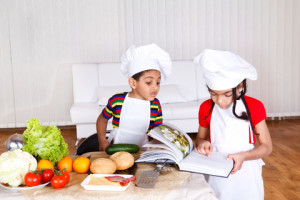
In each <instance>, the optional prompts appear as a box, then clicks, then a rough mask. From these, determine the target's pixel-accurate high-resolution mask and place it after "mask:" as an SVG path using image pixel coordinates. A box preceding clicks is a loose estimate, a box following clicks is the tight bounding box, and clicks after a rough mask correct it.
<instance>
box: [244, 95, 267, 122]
mask: <svg viewBox="0 0 300 200" xmlns="http://www.w3.org/2000/svg"><path fill="white" fill-rule="evenodd" d="M247 105H248V107H249V112H250V115H251V119H252V123H253V126H256V125H257V124H258V123H259V122H261V121H262V120H264V119H266V118H267V113H266V109H265V107H264V105H263V103H262V102H261V101H259V100H257V99H254V98H249V103H248V102H247Z"/></svg>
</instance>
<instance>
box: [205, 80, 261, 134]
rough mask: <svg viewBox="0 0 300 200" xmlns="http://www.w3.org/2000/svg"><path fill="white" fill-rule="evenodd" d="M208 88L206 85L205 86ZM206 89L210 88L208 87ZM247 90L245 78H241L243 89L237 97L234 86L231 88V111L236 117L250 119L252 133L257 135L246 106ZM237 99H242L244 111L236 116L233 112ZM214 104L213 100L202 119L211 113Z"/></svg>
mask: <svg viewBox="0 0 300 200" xmlns="http://www.w3.org/2000/svg"><path fill="white" fill-rule="evenodd" d="M207 88H208V87H207ZM208 90H210V89H209V88H208ZM246 92H247V81H246V79H244V80H243V90H242V91H241V92H240V93H239V96H238V97H237V95H236V87H235V88H232V94H233V106H232V113H233V115H234V116H235V117H237V118H238V119H241V120H246V121H250V126H251V129H252V131H253V133H254V134H255V135H259V133H256V131H255V128H254V126H253V123H252V119H251V115H250V111H249V108H248V105H247V102H246V100H245V94H246ZM239 99H242V102H243V103H244V105H245V108H246V112H243V113H242V115H241V116H238V115H237V114H236V112H235V108H236V101H237V100H239ZM214 106H215V103H214V102H213V103H212V105H211V108H210V110H209V112H208V114H207V115H206V116H205V117H204V119H205V120H206V119H207V117H208V116H209V115H210V114H211V112H212V110H213V108H214Z"/></svg>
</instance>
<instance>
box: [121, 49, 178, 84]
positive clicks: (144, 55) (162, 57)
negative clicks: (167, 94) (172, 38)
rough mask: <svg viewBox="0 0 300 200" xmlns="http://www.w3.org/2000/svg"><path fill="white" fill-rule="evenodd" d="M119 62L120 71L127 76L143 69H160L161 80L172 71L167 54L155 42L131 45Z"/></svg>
mask: <svg viewBox="0 0 300 200" xmlns="http://www.w3.org/2000/svg"><path fill="white" fill-rule="evenodd" d="M121 62H122V63H121V71H122V73H123V74H124V75H125V76H126V77H127V78H130V77H132V76H133V75H134V74H137V73H139V72H142V71H145V70H150V69H155V70H158V71H160V74H161V80H162V81H164V80H166V78H167V77H168V76H169V75H170V74H171V73H172V62H171V59H170V56H169V54H168V53H167V52H166V51H164V50H163V49H161V48H160V47H158V46H157V45H156V44H149V45H145V46H140V47H135V46H131V47H130V48H129V49H128V50H127V51H126V53H125V54H124V55H123V56H122V58H121Z"/></svg>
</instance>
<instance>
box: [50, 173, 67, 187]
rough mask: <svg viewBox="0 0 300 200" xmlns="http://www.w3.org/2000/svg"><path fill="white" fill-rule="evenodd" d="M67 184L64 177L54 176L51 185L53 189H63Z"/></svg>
mask: <svg viewBox="0 0 300 200" xmlns="http://www.w3.org/2000/svg"><path fill="white" fill-rule="evenodd" d="M66 184H67V180H66V178H65V176H64V175H59V176H54V177H53V178H52V179H51V185H52V187H53V188H63V187H65V185H66Z"/></svg>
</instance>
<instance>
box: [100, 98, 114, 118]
mask: <svg viewBox="0 0 300 200" xmlns="http://www.w3.org/2000/svg"><path fill="white" fill-rule="evenodd" d="M113 105H114V104H113V97H111V98H110V99H109V100H108V102H107V105H106V106H105V108H103V110H102V115H103V117H105V118H106V119H110V118H111V117H112V116H113V110H114V108H113Z"/></svg>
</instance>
